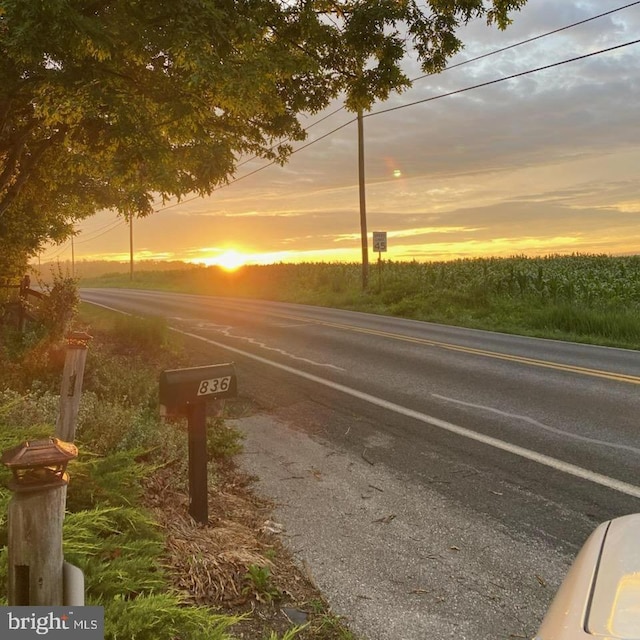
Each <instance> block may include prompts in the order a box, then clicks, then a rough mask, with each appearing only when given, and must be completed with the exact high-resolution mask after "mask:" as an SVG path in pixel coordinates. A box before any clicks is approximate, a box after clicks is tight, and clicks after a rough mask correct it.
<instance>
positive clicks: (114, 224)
mask: <svg viewBox="0 0 640 640" xmlns="http://www.w3.org/2000/svg"><path fill="white" fill-rule="evenodd" d="M109 224H110V225H113V226H111V227H110V228H109V229H107V230H106V231H103V232H102V233H99V234H98V235H96V236H91V237H90V238H85V239H84V240H80V242H76V244H84V243H85V242H91V241H92V240H96V239H97V238H101V237H102V236H104V235H106V234H107V233H109V232H110V231H113V230H114V229H116V228H117V227H121V226H122V225H123V224H126V222H125V221H124V220H120V219H118V220H115V221H112V222H110V223H109ZM103 228H104V227H103Z"/></svg>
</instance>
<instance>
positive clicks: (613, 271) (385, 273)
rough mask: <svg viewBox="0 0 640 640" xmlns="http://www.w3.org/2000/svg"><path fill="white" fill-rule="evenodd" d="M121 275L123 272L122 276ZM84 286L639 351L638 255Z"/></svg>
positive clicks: (309, 268)
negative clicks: (339, 312)
mask: <svg viewBox="0 0 640 640" xmlns="http://www.w3.org/2000/svg"><path fill="white" fill-rule="evenodd" d="M124 270H125V269H124V268H123V271H124ZM80 284H81V286H122V287H139V288H145V289H162V290H170V291H181V292H187V293H200V294H206V295H218V296H245V297H252V298H262V299H268V300H279V301H287V302H298V303H304V304H313V305H320V306H331V307H339V308H344V309H353V310H359V311H369V312H373V313H381V314H388V315H394V316H399V317H405V318H413V319H418V320H427V321H431V322H440V323H444V324H454V325H459V326H467V327H474V328H481V329H489V330H494V331H503V332H508V333H518V334H522V335H532V336H539V337H547V338H556V339H563V340H574V341H578V342H589V343H594V344H603V345H609V346H620V347H627V348H632V349H638V348H640V256H621V257H613V256H606V255H578V254H574V255H565V256H559V255H553V256H547V257H542V258H528V257H522V256H516V257H512V258H475V259H466V260H456V261H451V262H429V263H421V262H390V261H383V262H382V263H380V264H376V263H373V264H372V265H371V267H370V273H369V283H368V287H367V288H366V289H365V290H363V287H362V275H361V266H360V265H359V264H354V263H313V264H309V263H306V264H274V265H265V266H245V267H242V268H240V269H238V270H237V271H232V272H227V271H224V270H223V269H221V268H219V267H202V266H194V267H192V268H189V269H184V268H182V269H175V270H164V271H159V270H158V271H156V270H148V271H138V272H136V273H135V274H134V279H133V281H131V280H130V279H129V274H128V273H111V274H105V275H103V276H100V277H92V278H83V279H81V283H80Z"/></svg>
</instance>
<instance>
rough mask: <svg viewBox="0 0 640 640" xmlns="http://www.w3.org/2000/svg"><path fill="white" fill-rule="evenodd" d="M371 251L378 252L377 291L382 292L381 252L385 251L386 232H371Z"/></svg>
mask: <svg viewBox="0 0 640 640" xmlns="http://www.w3.org/2000/svg"><path fill="white" fill-rule="evenodd" d="M373 250H374V251H377V252H378V289H379V290H382V252H383V251H386V250H387V232H386V231H374V232H373Z"/></svg>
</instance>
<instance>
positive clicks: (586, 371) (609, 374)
mask: <svg viewBox="0 0 640 640" xmlns="http://www.w3.org/2000/svg"><path fill="white" fill-rule="evenodd" d="M286 317H287V318H291V319H295V320H303V321H305V322H307V323H310V324H317V325H322V326H326V327H333V328H335V329H344V330H345V331H352V332H355V333H365V334H369V335H375V336H381V337H383V338H390V339H392V340H400V341H402V342H411V343H413V344H421V345H425V346H430V347H439V348H441V349H447V350H449V351H459V352H462V353H469V354H472V355H476V356H483V357H485V358H495V359H496V360H508V361H510V362H517V363H519V364H527V365H530V366H533V367H544V368H546V369H555V370H557V371H568V372H571V373H578V374H580V375H585V376H591V377H595V378H605V379H607V380H615V381H616V382H627V383H630V384H640V376H634V375H629V374H626V373H615V372H613V371H603V370H600V369H590V368H588V367H579V366H577V365H571V364H562V363H560V362H551V361H549V360H538V359H536V358H527V357H525V356H516V355H512V354H508V353H500V352H498V351H488V350H486V349H476V348H474V347H463V346H461V345H457V344H451V343H449V342H440V341H438V340H429V339H425V338H414V337H411V336H403V335H402V334H399V333H391V332H389V331H380V330H379V329H367V328H364V327H357V326H354V325H350V324H342V323H339V322H329V321H326V320H314V319H310V318H305V317H303V316H291V315H286Z"/></svg>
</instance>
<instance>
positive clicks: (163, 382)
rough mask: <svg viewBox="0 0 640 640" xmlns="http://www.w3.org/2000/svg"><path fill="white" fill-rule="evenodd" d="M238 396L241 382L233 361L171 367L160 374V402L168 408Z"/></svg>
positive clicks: (180, 407) (181, 407) (178, 407)
mask: <svg viewBox="0 0 640 640" xmlns="http://www.w3.org/2000/svg"><path fill="white" fill-rule="evenodd" d="M237 395H238V382H237V379H236V371H235V367H234V365H233V363H229V364H214V365H208V366H204V367H191V368H189V369H169V370H167V371H163V372H162V373H161V374H160V404H162V405H164V406H165V407H167V408H168V409H173V410H176V409H184V408H185V407H188V406H189V405H194V404H200V403H204V402H206V401H207V400H218V399H221V398H234V397H236V396H237Z"/></svg>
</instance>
